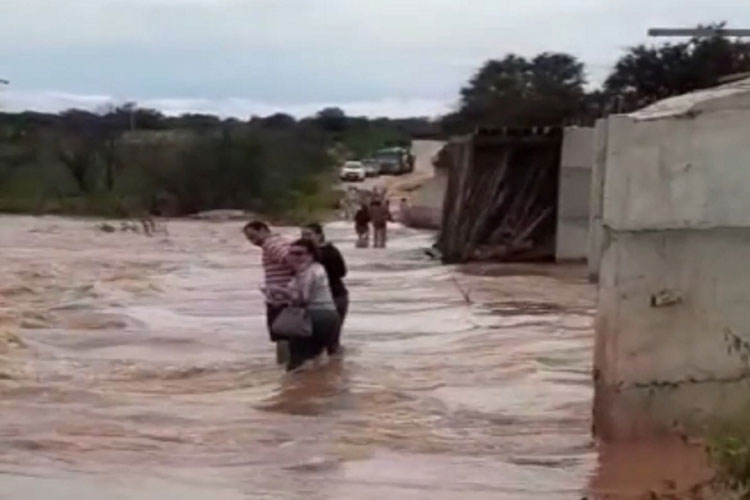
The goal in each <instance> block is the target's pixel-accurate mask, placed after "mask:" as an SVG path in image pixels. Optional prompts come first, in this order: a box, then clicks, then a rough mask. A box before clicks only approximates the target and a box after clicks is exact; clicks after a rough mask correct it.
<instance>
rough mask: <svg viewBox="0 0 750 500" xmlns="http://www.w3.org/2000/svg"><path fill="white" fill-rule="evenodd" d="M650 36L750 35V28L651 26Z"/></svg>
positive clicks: (706, 36) (701, 36) (705, 36)
mask: <svg viewBox="0 0 750 500" xmlns="http://www.w3.org/2000/svg"><path fill="white" fill-rule="evenodd" d="M648 36H670V37H686V36H688V37H698V38H710V37H714V36H736V37H746V36H750V29H726V28H651V29H649V30H648Z"/></svg>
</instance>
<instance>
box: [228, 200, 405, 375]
mask: <svg viewBox="0 0 750 500" xmlns="http://www.w3.org/2000/svg"><path fill="white" fill-rule="evenodd" d="M392 220H393V219H392V217H391V213H390V208H389V204H388V202H387V201H385V200H384V198H375V199H373V200H372V201H371V203H370V205H369V206H368V205H367V204H364V203H363V204H362V205H361V207H360V209H359V210H358V211H357V213H356V214H355V216H354V226H355V231H356V233H357V247H367V246H369V239H370V225H372V227H373V240H374V245H373V246H375V247H376V248H385V245H386V239H387V235H386V232H387V224H388V222H390V221H392ZM243 232H244V233H245V237H246V238H247V239H248V241H250V243H252V244H253V245H255V246H257V247H259V248H260V249H261V251H262V260H263V271H264V274H265V284H264V286H262V287H261V291H262V292H263V294H264V296H265V302H266V320H267V326H268V332H269V336H270V339H271V341H272V342H274V343H276V360H277V362H278V363H279V364H286V368H287V371H292V370H296V369H297V368H299V367H301V366H302V365H303V364H305V362H307V361H309V360H312V359H316V358H318V357H319V356H320V355H321V354H323V353H324V352H326V353H327V354H328V355H329V356H336V355H337V354H339V353H340V351H341V343H340V338H341V328H342V326H343V323H344V320H345V319H346V315H347V312H348V310H349V291H348V290H347V288H346V285H344V277H346V273H347V268H346V262H345V261H344V258H343V256H342V255H341V252H340V251H339V250H338V248H336V246H335V245H334V244H333V243H331V242H328V241H326V238H325V234H324V232H323V227H322V226H321V225H320V224H317V223H313V224H308V225H307V226H305V227H303V228H302V231H301V235H300V238H299V239H297V240H296V241H293V242H289V241H288V240H287V239H285V238H284V237H283V236H281V235H279V234H276V233H274V232H273V231H271V228H270V227H269V226H268V225H267V224H266V223H265V222H262V221H253V222H250V223H248V224H247V225H245V227H244V229H243Z"/></svg>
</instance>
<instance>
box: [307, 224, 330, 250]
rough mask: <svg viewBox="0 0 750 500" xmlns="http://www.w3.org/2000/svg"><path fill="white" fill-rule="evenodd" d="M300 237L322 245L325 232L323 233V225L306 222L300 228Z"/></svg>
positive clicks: (324, 240) (324, 239)
mask: <svg viewBox="0 0 750 500" xmlns="http://www.w3.org/2000/svg"><path fill="white" fill-rule="evenodd" d="M302 239H305V240H310V241H312V242H313V243H315V244H316V245H322V244H323V243H325V242H326V236H325V233H323V226H321V225H320V224H318V223H317V222H313V223H312V224H308V225H306V226H305V227H303V228H302Z"/></svg>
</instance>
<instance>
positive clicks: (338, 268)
mask: <svg viewBox="0 0 750 500" xmlns="http://www.w3.org/2000/svg"><path fill="white" fill-rule="evenodd" d="M302 238H303V239H305V240H308V241H312V242H313V243H315V246H317V248H318V262H319V263H320V264H321V265H322V266H323V268H324V269H325V271H326V274H327V275H328V284H329V286H330V287H331V295H332V296H333V302H334V304H336V311H337V312H338V313H339V318H340V319H341V326H342V327H343V325H344V320H345V319H346V313H347V312H348V311H349V291H348V290H347V289H346V285H344V281H343V280H344V278H345V277H346V262H345V261H344V257H343V256H342V255H341V252H339V249H338V248H336V246H335V245H334V244H333V243H331V242H329V241H326V237H325V234H324V233H323V227H322V226H321V225H320V224H318V223H313V224H308V225H307V226H305V227H304V228H302ZM340 335H341V329H339V330H338V331H337V332H336V334H335V335H333V336H332V338H331V339H330V343H329V344H328V345H327V346H326V350H327V351H328V355H329V356H331V355H334V354H336V353H338V351H339V348H340Z"/></svg>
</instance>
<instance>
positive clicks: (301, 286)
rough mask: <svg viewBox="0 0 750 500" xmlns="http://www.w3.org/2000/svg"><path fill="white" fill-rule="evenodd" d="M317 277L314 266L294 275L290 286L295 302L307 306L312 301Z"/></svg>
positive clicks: (292, 299)
mask: <svg viewBox="0 0 750 500" xmlns="http://www.w3.org/2000/svg"><path fill="white" fill-rule="evenodd" d="M316 279H317V278H316V274H315V268H314V267H311V268H308V269H306V270H305V271H304V272H302V273H300V274H297V275H296V276H295V277H294V279H293V280H292V282H291V283H290V287H289V291H290V296H291V301H292V303H293V304H296V305H299V306H306V305H307V304H309V303H310V297H311V296H312V289H313V285H314V284H315V280H316Z"/></svg>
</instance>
